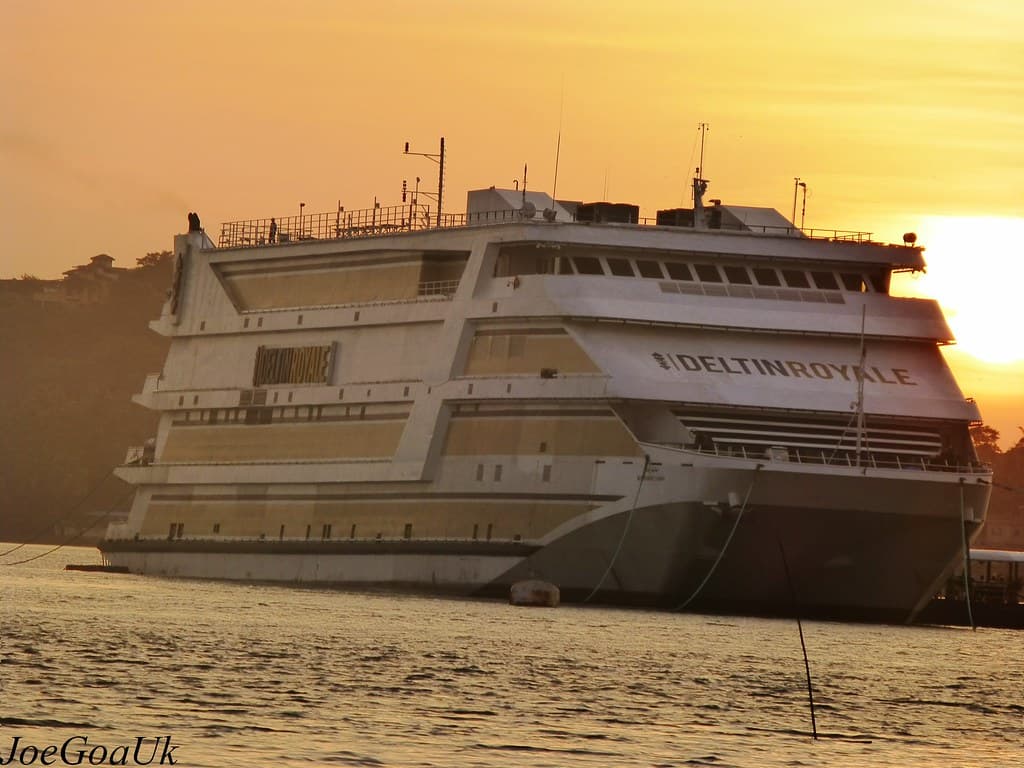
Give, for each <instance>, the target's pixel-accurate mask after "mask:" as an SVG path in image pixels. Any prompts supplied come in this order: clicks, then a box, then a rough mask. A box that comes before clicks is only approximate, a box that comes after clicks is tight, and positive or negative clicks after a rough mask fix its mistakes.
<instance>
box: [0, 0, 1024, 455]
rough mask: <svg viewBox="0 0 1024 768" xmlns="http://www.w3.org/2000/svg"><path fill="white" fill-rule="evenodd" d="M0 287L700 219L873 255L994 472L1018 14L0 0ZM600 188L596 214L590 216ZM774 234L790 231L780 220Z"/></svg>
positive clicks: (1016, 290)
mask: <svg viewBox="0 0 1024 768" xmlns="http://www.w3.org/2000/svg"><path fill="white" fill-rule="evenodd" d="M2 8H3V24H2V25H0V114H2V116H3V120H2V122H0V161H2V162H0V174H2V184H0V225H2V228H3V232H4V238H3V246H2V249H0V277H15V276H19V275H22V274H25V273H29V274H34V275H37V276H40V277H48V278H51V277H57V276H59V275H60V274H61V272H62V271H63V270H65V269H68V268H69V267H71V266H72V265H74V264H78V263H82V262H84V261H87V260H88V258H89V257H91V256H93V255H95V254H97V253H109V254H110V255H111V256H113V257H114V258H115V259H116V260H117V264H118V265H120V266H133V265H134V263H135V259H136V258H138V257H139V256H142V255H143V254H145V253H146V252H147V251H156V250H163V249H166V248H170V246H171V242H172V236H173V235H174V233H176V232H180V231H183V230H184V229H185V226H186V221H185V217H186V213H187V212H188V211H191V210H195V211H197V212H199V214H200V215H201V216H202V219H203V223H204V225H205V227H206V228H207V230H208V231H210V232H211V234H213V235H214V238H216V233H217V232H219V227H220V223H221V222H223V221H230V220H234V219H243V218H256V217H269V216H272V215H273V216H287V215H293V214H296V213H298V204H299V202H300V201H302V202H305V203H306V208H305V211H306V212H307V213H311V212H319V211H330V210H334V209H335V207H336V206H337V205H338V203H339V201H340V204H341V205H344V206H345V207H346V208H349V209H355V208H364V207H370V206H372V204H373V200H374V197H377V198H378V199H379V200H380V201H381V202H382V204H385V205H387V204H390V203H393V202H397V201H398V198H399V196H400V192H401V183H402V179H403V178H407V179H409V180H410V182H411V181H412V179H414V178H415V176H417V175H419V176H422V177H423V178H424V186H427V187H429V186H430V185H431V184H433V183H435V182H434V179H435V167H434V166H433V165H432V164H430V163H429V161H427V160H425V159H422V158H415V157H405V156H403V155H402V154H401V149H402V146H403V144H404V142H405V141H406V140H409V141H411V142H412V148H413V150H418V151H421V152H431V151H436V148H437V142H438V137H440V136H441V135H444V136H445V137H446V142H447V152H448V164H447V171H448V172H447V183H446V205H445V210H446V211H450V212H457V211H460V210H462V209H463V208H464V205H465V192H466V190H467V189H472V188H477V187H485V186H490V185H492V184H495V185H498V186H512V181H513V179H514V178H517V177H519V176H521V174H522V168H523V164H524V163H527V162H528V163H529V184H530V188H531V189H542V190H546V191H550V190H551V185H552V178H553V171H554V159H555V143H556V138H557V135H558V131H559V127H560V126H561V158H560V164H559V171H558V196H559V197H565V198H570V199H582V200H597V199H603V198H607V199H611V200H614V201H622V202H626V201H628V202H633V203H638V204H639V205H640V206H641V214H642V215H653V214H654V211H655V210H657V209H658V208H665V207H674V206H678V205H681V204H689V194H688V191H687V190H688V182H689V178H690V176H691V175H692V171H693V166H695V165H696V162H697V161H696V155H695V151H696V147H697V143H696V139H697V124H698V123H699V122H701V121H706V122H708V123H709V124H710V126H711V127H710V131H709V133H708V135H707V148H706V152H705V176H706V177H707V178H709V179H710V180H711V189H710V192H709V195H708V196H709V197H717V198H722V199H723V201H725V202H726V203H735V204H747V205H767V206H773V207H775V208H778V209H779V210H780V211H782V212H783V213H784V214H785V215H786V216H789V215H790V213H791V208H792V195H793V179H794V177H797V176H799V177H800V178H802V179H803V180H804V181H805V182H806V183H807V185H808V197H807V214H806V224H807V226H808V227H824V228H837V229H848V230H867V231H870V232H873V233H874V236H875V238H876V239H880V240H888V241H894V242H900V241H901V240H902V234H903V233H904V232H907V231H915V232H917V233H918V235H919V241H918V242H919V243H920V244H922V245H924V246H925V247H926V249H927V250H926V252H925V255H926V258H927V259H928V261H929V265H930V266H929V270H928V273H927V274H926V275H923V276H917V277H914V278H910V277H908V278H906V279H901V280H899V281H898V283H897V288H896V290H898V291H900V292H902V293H905V294H910V295H926V296H931V297H934V298H937V299H938V300H939V301H940V302H941V304H942V306H943V308H944V309H945V311H946V314H947V317H948V318H949V320H950V323H951V325H952V327H953V329H954V331H955V332H956V333H957V335H958V337H959V339H960V344H958V345H957V346H956V347H954V348H951V349H949V350H947V358H948V360H949V362H950V364H951V365H952V366H953V368H954V371H955V372H956V373H957V375H958V378H959V379H960V382H961V386H962V388H963V390H964V392H965V394H966V395H970V396H974V397H976V398H977V399H978V401H979V403H980V404H981V407H982V411H983V415H984V417H985V420H986V422H988V423H989V424H991V425H993V426H995V427H996V428H997V429H999V430H1000V432H1001V433H1002V435H1003V445H1004V447H1008V446H1009V445H1012V444H1013V442H1015V441H1016V439H1017V438H1018V437H1020V436H1021V433H1020V431H1019V430H1018V427H1017V425H1024V323H1022V322H1021V317H1022V309H1021V306H1022V302H1024V44H1022V42H1021V41H1022V40H1024V3H1022V2H1020V0H988V1H984V0H982V1H979V2H976V3H964V2H959V1H958V2H952V1H947V0H928V1H927V2H925V1H924V0H921V1H918V2H912V1H906V0H885V1H884V2H882V1H880V0H860V1H859V2H857V3H845V2H844V3H839V2H830V1H829V0H824V1H822V0H815V1H814V2H810V1H808V2H804V1H803V0H776V1H775V2H758V1H755V0H731V1H730V2H724V3H709V2H690V0H673V1H669V0H662V1H661V2H655V1H653V0H651V1H648V2H644V1H643V0H637V2H625V1H624V0H620V1H619V2H608V1H606V0H587V1H586V2H568V1H567V0H545V1H544V2H534V1H533V0H515V2H502V3H498V2H488V1H487V0H476V1H475V2H464V1H462V0H449V1H448V2H442V1H441V0H417V1H416V2H404V1H394V0H381V1H379V2H374V3H353V2H342V1H341V0H336V1H334V2H328V1H327V0H319V1H315V0H294V1H293V2H289V3H284V2H269V1H266V0H244V1H242V0H238V1H235V0H222V1H221V2H199V1H192V0H178V2H174V3H149V2H133V1H130V0H90V1H89V2H79V1H77V0H68V1H58V0H4V2H3V5H2ZM606 191H607V194H606ZM797 215H798V218H799V213H798V214H797Z"/></svg>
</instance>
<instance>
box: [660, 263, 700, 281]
mask: <svg viewBox="0 0 1024 768" xmlns="http://www.w3.org/2000/svg"><path fill="white" fill-rule="evenodd" d="M665 269H666V270H667V271H668V276H669V277H671V278H672V279H673V280H693V273H691V272H690V265H689V264H682V263H680V262H678V261H666V262H665Z"/></svg>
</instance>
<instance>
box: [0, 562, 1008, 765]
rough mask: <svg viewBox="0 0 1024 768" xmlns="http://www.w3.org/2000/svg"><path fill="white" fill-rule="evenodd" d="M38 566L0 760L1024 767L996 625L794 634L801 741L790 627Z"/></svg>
mask: <svg viewBox="0 0 1024 768" xmlns="http://www.w3.org/2000/svg"><path fill="white" fill-rule="evenodd" d="M7 549H9V547H7V546H2V547H0V551H5V550H7ZM44 551H46V548H45V547H37V546H28V547H24V548H22V549H19V550H17V551H16V552H13V553H10V554H7V555H5V556H3V557H0V585H2V586H0V760H7V758H8V755H9V754H10V752H11V748H12V743H13V739H14V737H15V736H20V737H21V740H20V741H19V742H18V747H19V749H22V748H23V747H24V746H25V745H33V746H35V747H37V748H39V749H40V750H42V749H43V748H44V747H45V746H47V745H50V744H56V745H58V746H59V745H60V744H62V743H63V742H64V741H65V740H67V739H69V738H72V737H78V739H77V741H74V742H73V743H72V747H71V752H70V753H69V756H70V757H71V758H74V757H75V755H77V753H78V750H80V749H81V748H82V744H83V743H85V742H83V739H85V738H87V739H88V742H87V744H88V746H87V747H86V749H92V748H93V747H94V746H97V745H101V746H104V747H105V748H106V749H108V750H113V749H114V748H115V747H116V746H117V745H121V744H131V745H134V744H135V743H136V741H135V740H136V739H137V738H138V737H148V738H149V739H150V741H149V742H147V744H148V746H146V748H145V749H144V750H143V755H142V758H143V759H145V758H147V757H149V756H150V753H151V752H152V751H153V749H152V744H153V741H152V740H153V739H154V738H156V737H157V736H169V737H170V740H171V742H172V743H173V744H174V745H176V746H177V748H176V749H175V751H174V752H173V756H174V758H175V760H176V761H177V764H178V765H183V766H196V767H198V766H213V767H215V768H221V767H223V766H256V765H274V766H306V767H308V766H317V765H325V766H444V767H445V768H449V767H451V766H506V765H517V766H559V767H561V766H694V765H708V766H718V767H721V766H819V765H821V766H824V765H828V766H875V765H877V766H887V768H892V766H903V767H906V766H939V765H943V766H945V765H957V766H975V765H977V766H982V765H984V766H987V767H990V766H1001V765H1020V764H1022V762H1024V653H1022V651H1024V634H1021V633H1014V632H1013V631H1009V630H994V629H979V630H978V631H976V632H971V631H970V630H968V629H962V628H923V627H891V626H869V625H849V624H847V625H844V624H833V623H818V622H807V623H805V624H804V633H805V636H806V641H807V650H808V654H809V657H810V663H811V673H812V678H813V685H814V688H813V690H814V699H815V704H816V716H817V728H818V732H819V735H821V736H822V738H819V739H818V740H817V741H814V740H813V739H812V738H811V737H810V728H811V723H810V716H809V711H808V702H807V688H806V679H805V674H804V667H803V660H802V656H801V652H800V641H799V636H798V634H797V626H796V624H795V622H793V621H782V620H779V621H773V620H764V619H746V618H729V617H713V616H702V615H697V614H672V613H659V612H653V611H640V610H621V609H614V610H613V609H604V608H595V607H586V608H584V607H570V606H562V607H560V608H557V609H553V610H552V609H528V608H514V607H511V606H508V605H506V604H504V603H500V602H496V601H479V600H459V599H450V598H434V597H425V596H417V595H389V594H378V593H366V592H362V593H360V592H343V591H337V590H326V589H302V588H294V587H279V586H267V585H247V584H231V583H214V582H200V581H185V580H169V579H160V578H152V577H140V576H125V575H111V574H95V573H81V572H65V571H63V570H62V569H63V567H64V565H65V563H67V562H76V563H84V562H99V558H98V556H97V553H96V552H95V550H91V549H85V548H67V549H62V550H60V551H58V552H56V553H54V554H52V555H49V556H47V557H44V558H41V559H39V560H35V561H33V562H30V563H24V564H21V565H10V566H8V565H5V564H6V563H11V562H13V561H16V560H21V559H25V558H26V557H30V556H32V555H34V554H38V553H41V552H44ZM22 754H23V755H25V757H26V759H28V758H31V757H32V752H31V750H29V752H28V753H27V754H26V753H24V752H23V753H22ZM114 754H124V753H123V752H121V753H114ZM100 755H101V753H99V752H97V753H94V756H95V757H96V758H99V757H100ZM159 756H160V752H159V751H158V752H157V757H158V758H159ZM16 757H17V755H16ZM34 764H36V765H38V764H40V763H38V762H37V763H34ZM56 764H57V765H61V763H60V762H59V755H58V762H57V763H56ZM86 764H87V763H86ZM129 764H131V763H130V762H129Z"/></svg>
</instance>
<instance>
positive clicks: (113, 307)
mask: <svg viewBox="0 0 1024 768" xmlns="http://www.w3.org/2000/svg"><path fill="white" fill-rule="evenodd" d="M111 262H112V260H111V259H110V258H109V257H107V256H105V255H102V254H101V255H100V256H96V257H93V260H92V263H91V264H90V265H83V266H82V267H76V268H75V269H73V270H69V271H68V272H67V273H65V277H64V279H63V280H58V281H45V280H38V279H36V278H34V277H32V276H29V275H26V276H23V277H22V278H21V279H19V280H5V281H0V361H2V363H0V371H2V373H0V402H2V403H4V406H3V407H2V408H0V435H3V439H0V540H8V541H10V540H15V541H22V540H25V539H34V540H39V541H46V540H53V539H55V538H59V537H58V533H59V532H60V531H61V529H62V528H66V526H64V525H62V524H63V523H64V522H65V521H66V518H67V516H68V513H69V512H71V511H72V510H73V509H74V508H76V506H77V507H78V510H77V512H76V515H75V517H74V519H73V520H72V526H71V527H72V528H74V527H75V524H82V523H83V521H85V524H88V523H91V522H93V520H92V519H89V517H88V515H89V514H95V513H96V512H97V511H104V510H108V509H110V508H111V507H112V506H113V505H115V504H117V503H118V502H120V505H121V507H122V508H124V507H125V506H126V505H127V503H128V499H127V495H128V492H129V486H128V485H127V484H125V483H123V482H122V481H120V480H118V479H117V478H114V477H112V476H110V472H111V469H112V467H114V466H116V465H118V464H120V463H121V462H122V461H123V460H124V455H125V450H126V449H127V448H128V447H129V446H131V445H141V444H142V442H143V441H144V440H145V439H146V438H148V437H151V436H153V435H154V434H155V433H156V426H157V417H156V414H155V413H153V412H151V411H148V410H146V409H145V408H142V407H140V406H138V405H136V404H134V403H133V402H132V401H131V396H132V394H134V393H135V392H138V391H140V390H141V389H142V384H143V380H144V379H145V376H146V373H148V372H151V371H158V370H160V368H161V366H162V365H163V361H164V358H165V357H166V355H167V347H168V340H167V339H165V338H163V337H161V336H159V335H157V334H156V333H154V332H153V331H151V330H150V329H149V326H148V323H149V321H150V320H153V319H155V318H157V317H159V315H160V309H161V306H162V304H163V302H164V300H165V298H166V291H167V287H168V285H169V284H170V279H171V264H172V262H171V254H170V253H169V252H161V253H151V254H147V255H146V256H144V257H142V258H141V259H138V266H137V267H136V268H135V269H114V268H112V267H110V263H111ZM97 272H100V273H101V274H100V275H99V277H100V278H102V279H98V278H96V276H95V275H96V273H97ZM97 486H99V490H98V492H96V493H93V494H92V495H91V496H89V497H88V498H87V499H86V498H85V497H86V496H87V495H88V494H90V492H91V491H93V489H94V488H96V487H97ZM83 499H85V502H84V503H82V500H83ZM102 532H103V526H102V525H101V526H97V528H96V533H102Z"/></svg>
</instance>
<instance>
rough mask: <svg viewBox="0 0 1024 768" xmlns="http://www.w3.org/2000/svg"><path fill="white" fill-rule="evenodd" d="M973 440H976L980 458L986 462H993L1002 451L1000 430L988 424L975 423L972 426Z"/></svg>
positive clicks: (975, 445) (975, 443)
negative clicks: (1000, 447)
mask: <svg viewBox="0 0 1024 768" xmlns="http://www.w3.org/2000/svg"><path fill="white" fill-rule="evenodd" d="M971 440H973V441H974V449H975V450H976V451H977V452H978V458H979V459H981V460H982V461H984V462H991V461H992V460H993V459H994V458H995V457H996V456H998V455H999V454H1000V453H1002V451H1000V450H999V430H998V429H995V428H993V427H990V426H988V425H987V424H975V425H974V426H973V427H971Z"/></svg>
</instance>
